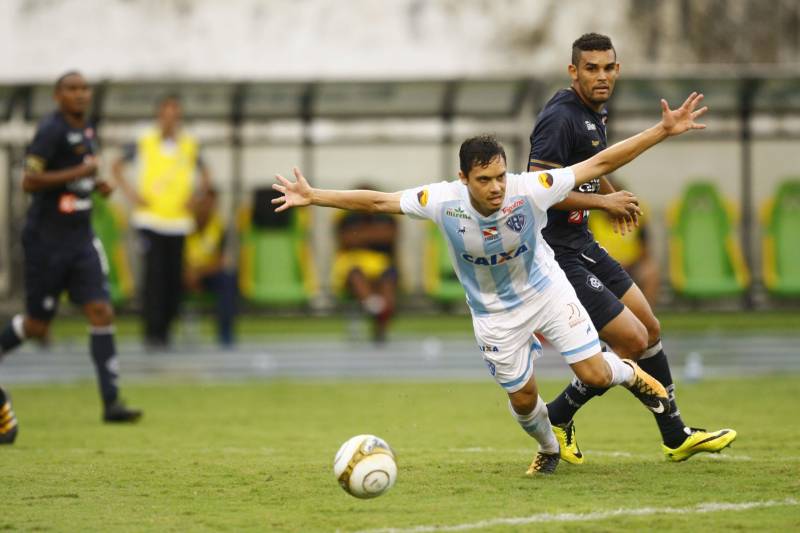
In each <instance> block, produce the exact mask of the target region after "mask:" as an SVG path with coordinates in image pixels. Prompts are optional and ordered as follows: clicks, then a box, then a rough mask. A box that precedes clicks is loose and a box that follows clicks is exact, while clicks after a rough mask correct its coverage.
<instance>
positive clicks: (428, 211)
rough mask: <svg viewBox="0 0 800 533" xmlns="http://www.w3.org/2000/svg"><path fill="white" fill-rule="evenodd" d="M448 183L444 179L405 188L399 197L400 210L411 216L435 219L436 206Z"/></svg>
mask: <svg viewBox="0 0 800 533" xmlns="http://www.w3.org/2000/svg"><path fill="white" fill-rule="evenodd" d="M448 186H449V184H448V183H447V182H446V181H442V182H440V183H431V184H430V185H423V186H422V187H414V188H413V189H406V190H404V191H403V193H402V196H401V197H400V210H401V211H403V214H406V215H408V216H410V217H411V218H427V219H430V220H435V219H436V206H437V205H438V204H439V203H440V202H441V201H442V198H443V197H444V194H445V191H446V190H447V187H448Z"/></svg>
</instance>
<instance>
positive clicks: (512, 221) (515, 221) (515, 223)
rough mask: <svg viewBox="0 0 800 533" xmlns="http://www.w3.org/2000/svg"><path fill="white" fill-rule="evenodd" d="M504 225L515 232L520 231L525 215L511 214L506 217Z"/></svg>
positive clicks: (523, 225)
mask: <svg viewBox="0 0 800 533" xmlns="http://www.w3.org/2000/svg"><path fill="white" fill-rule="evenodd" d="M506 226H507V227H508V229H510V230H511V231H515V232H517V233H519V232H521V231H522V228H524V227H525V215H512V216H510V217H508V220H506Z"/></svg>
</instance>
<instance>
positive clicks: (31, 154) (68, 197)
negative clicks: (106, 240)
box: [25, 111, 97, 244]
mask: <svg viewBox="0 0 800 533" xmlns="http://www.w3.org/2000/svg"><path fill="white" fill-rule="evenodd" d="M96 153H97V138H96V136H95V130H94V127H93V126H91V125H85V126H84V127H81V128H74V127H72V126H71V125H70V124H69V123H68V122H67V120H66V119H65V118H64V115H63V114H62V113H61V112H59V111H55V112H53V113H51V114H49V115H47V116H46V117H44V118H43V119H42V121H41V122H40V123H39V126H38V128H37V129H36V134H35V135H34V137H33V141H32V142H31V144H30V146H28V149H27V151H26V156H25V166H26V168H27V169H28V170H30V171H33V172H43V171H57V170H64V169H68V168H70V167H75V166H77V165H80V164H81V163H83V159H84V158H85V157H86V156H87V155H94V154H96ZM94 185H95V181H94V178H93V177H85V178H81V179H77V180H74V181H71V182H69V183H66V184H64V185H60V186H58V187H53V188H51V189H46V190H42V191H37V192H34V193H31V197H32V201H31V204H30V207H29V208H28V217H27V221H26V224H25V231H26V232H27V233H28V234H29V235H32V236H33V235H37V236H39V237H41V238H43V239H46V240H48V241H52V242H54V243H59V244H69V243H70V241H72V242H74V241H75V239H79V240H85V239H91V238H92V228H91V222H90V216H91V210H92V199H91V197H90V195H91V193H92V191H93V190H94Z"/></svg>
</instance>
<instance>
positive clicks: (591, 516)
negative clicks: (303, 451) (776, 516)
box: [358, 498, 800, 533]
mask: <svg viewBox="0 0 800 533" xmlns="http://www.w3.org/2000/svg"><path fill="white" fill-rule="evenodd" d="M798 504H800V501H798V500H796V499H794V498H786V499H785V500H766V501H760V502H739V503H727V502H706V503H698V504H697V505H693V506H690V507H640V508H638V509H636V508H634V509H614V510H610V511H597V512H593V513H555V514H554V513H541V514H535V515H530V516H521V517H518V518H493V519H490V520H481V521H479V522H471V523H466V524H455V525H452V526H416V527H409V528H394V527H389V528H381V529H366V530H362V531H360V532H358V533H426V532H429V531H468V530H471V529H482V528H487V527H496V526H521V525H526V524H546V523H553V522H589V521H592V520H606V519H608V518H617V517H621V516H651V515H660V514H677V515H687V514H703V513H719V512H723V511H747V510H749V509H763V508H766V507H781V506H794V505H798Z"/></svg>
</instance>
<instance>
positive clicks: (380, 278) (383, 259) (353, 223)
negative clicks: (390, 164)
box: [333, 184, 397, 343]
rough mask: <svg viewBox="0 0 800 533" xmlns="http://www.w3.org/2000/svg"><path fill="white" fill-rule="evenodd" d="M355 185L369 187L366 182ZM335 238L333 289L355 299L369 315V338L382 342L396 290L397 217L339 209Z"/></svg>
mask: <svg viewBox="0 0 800 533" xmlns="http://www.w3.org/2000/svg"><path fill="white" fill-rule="evenodd" d="M356 188H358V189H367V190H373V188H372V187H371V186H369V185H367V184H362V185H360V186H359V187H356ZM337 240H338V243H339V249H338V251H337V252H336V257H335V259H334V262H333V288H334V291H336V292H342V291H345V290H346V291H347V292H348V293H349V294H350V295H352V296H353V297H354V298H355V299H356V300H358V301H359V303H360V304H361V307H362V309H363V310H364V311H365V312H366V313H367V314H368V315H369V316H370V317H372V325H373V328H372V339H373V340H374V341H375V342H378V343H381V342H384V341H385V340H386V331H387V328H388V326H389V321H390V320H391V317H392V315H393V314H394V309H395V300H396V293H397V270H396V268H395V260H394V249H395V242H396V240H397V221H396V220H395V219H394V217H392V216H391V215H384V214H371V213H358V212H343V213H342V215H341V218H339V220H338V224H337Z"/></svg>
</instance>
